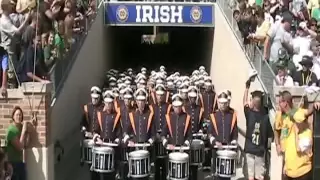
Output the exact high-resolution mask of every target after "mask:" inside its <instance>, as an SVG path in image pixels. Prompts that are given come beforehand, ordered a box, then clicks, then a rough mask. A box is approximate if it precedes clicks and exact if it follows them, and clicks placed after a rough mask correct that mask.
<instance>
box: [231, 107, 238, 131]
mask: <svg viewBox="0 0 320 180" xmlns="http://www.w3.org/2000/svg"><path fill="white" fill-rule="evenodd" d="M236 122H237V113H236V111H233V115H232V121H231V130H230V133H232V130H233V128H234V125H235V124H236Z"/></svg>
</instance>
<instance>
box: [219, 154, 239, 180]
mask: <svg viewBox="0 0 320 180" xmlns="http://www.w3.org/2000/svg"><path fill="white" fill-rule="evenodd" d="M236 163H237V153H236V152H235V151H231V150H219V151H217V159H216V174H217V175H218V176H219V177H224V178H231V177H234V176H236Z"/></svg>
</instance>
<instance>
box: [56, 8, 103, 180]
mask: <svg viewBox="0 0 320 180" xmlns="http://www.w3.org/2000/svg"><path fill="white" fill-rule="evenodd" d="M106 31H107V28H105V27H104V23H103V11H102V8H101V9H100V12H99V14H98V16H97V19H96V20H95V22H94V23H93V25H92V27H91V30H90V32H89V33H88V36H87V38H86V40H85V42H84V44H83V46H82V49H81V50H80V51H79V54H78V57H77V59H76V61H75V63H74V64H73V66H72V69H71V70H70V73H69V75H68V77H67V79H66V81H65V84H64V87H63V89H62V91H60V94H59V95H58V97H57V99H55V100H54V101H55V103H54V104H52V105H53V107H52V113H51V118H52V134H51V138H52V141H53V142H54V141H56V140H59V141H61V144H62V146H63V148H64V155H63V156H62V159H61V161H60V162H55V176H56V177H55V179H56V180H65V179H67V178H68V177H69V176H70V175H72V172H77V171H78V170H79V159H80V158H79V157H80V150H79V138H80V133H79V128H80V127H79V126H80V125H79V124H80V119H81V117H82V106H81V105H82V104H85V103H87V101H88V100H89V91H90V88H91V86H93V85H101V80H102V78H103V77H104V74H105V73H104V71H105V69H106V67H107V62H108V61H107V59H106V56H105V54H106V53H107V51H108V50H107V49H105V48H106V47H107V45H105V39H106V36H107V35H106V33H107V32H106ZM75 139H77V140H75Z"/></svg>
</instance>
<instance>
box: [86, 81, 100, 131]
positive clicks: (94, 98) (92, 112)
mask: <svg viewBox="0 0 320 180" xmlns="http://www.w3.org/2000/svg"><path fill="white" fill-rule="evenodd" d="M103 106H104V104H103V103H102V102H101V89H100V88H99V87H97V86H93V87H92V88H91V102H89V103H87V104H86V105H84V106H83V111H84V115H83V118H82V121H81V127H82V130H84V131H88V132H93V130H94V128H95V127H96V126H97V125H98V122H97V112H98V111H100V110H102V109H103Z"/></svg>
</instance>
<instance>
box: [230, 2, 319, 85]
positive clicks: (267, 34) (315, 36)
mask: <svg viewBox="0 0 320 180" xmlns="http://www.w3.org/2000/svg"><path fill="white" fill-rule="evenodd" d="M231 2H233V3H230V4H231V7H232V8H233V17H234V18H235V20H236V21H237V23H238V27H239V31H240V32H241V34H242V37H243V42H244V44H245V45H249V44H250V45H252V44H253V45H256V48H258V49H259V51H260V52H261V55H262V56H263V57H262V59H263V61H265V62H267V63H269V65H270V67H271V69H272V71H273V72H274V73H275V75H276V77H275V84H277V85H281V86H310V85H314V86H319V85H320V81H319V80H320V54H319V50H320V48H319V47H320V43H319V41H320V6H319V2H320V1H318V0H238V1H237V2H236V1H231Z"/></svg>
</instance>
